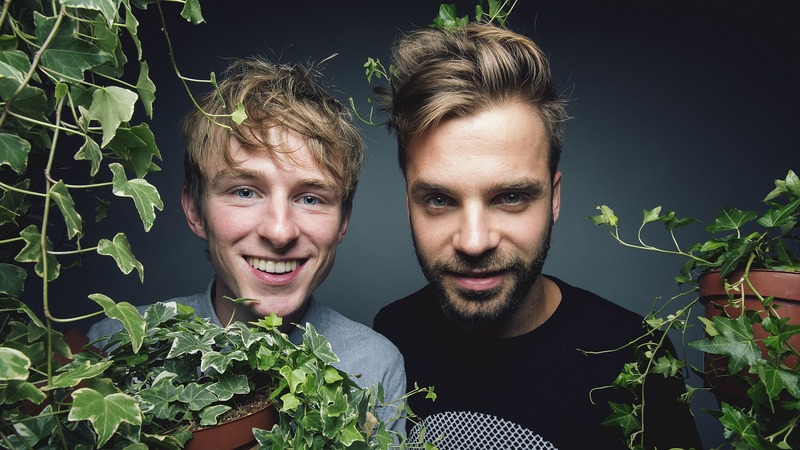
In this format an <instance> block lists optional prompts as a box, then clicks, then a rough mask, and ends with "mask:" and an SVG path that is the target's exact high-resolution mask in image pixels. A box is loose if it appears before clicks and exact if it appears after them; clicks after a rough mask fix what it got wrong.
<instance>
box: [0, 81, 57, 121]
mask: <svg viewBox="0 0 800 450" xmlns="http://www.w3.org/2000/svg"><path fill="white" fill-rule="evenodd" d="M17 88H19V83H18V82H17V81H15V80H12V79H9V78H0V97H2V98H3V99H8V98H9V97H11V96H12V95H14V92H16V90H17ZM6 107H7V108H8V109H9V110H10V111H12V112H14V113H17V114H20V115H23V116H26V117H29V118H31V119H38V120H43V121H44V120H47V115H48V114H49V113H50V111H51V110H52V108H51V107H50V105H49V104H48V102H47V95H46V94H45V93H44V91H43V90H42V89H40V88H38V87H31V86H25V87H24V88H23V89H22V91H21V92H19V94H17V97H16V98H15V99H14V102H13V103H11V104H10V105H9V104H6Z"/></svg>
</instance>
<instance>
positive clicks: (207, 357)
mask: <svg viewBox="0 0 800 450" xmlns="http://www.w3.org/2000/svg"><path fill="white" fill-rule="evenodd" d="M245 360H247V355H245V354H244V352H243V351H241V350H235V351H233V352H230V353H220V352H216V351H211V352H206V353H203V357H202V358H201V359H200V371H201V372H205V371H206V370H208V368H209V367H213V368H214V370H216V371H217V372H219V373H225V371H226V370H227V369H228V365H230V363H231V362H233V361H245Z"/></svg>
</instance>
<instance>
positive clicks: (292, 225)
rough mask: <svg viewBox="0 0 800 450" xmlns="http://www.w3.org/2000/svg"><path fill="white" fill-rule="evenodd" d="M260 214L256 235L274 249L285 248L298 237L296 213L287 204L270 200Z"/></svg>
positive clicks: (298, 229)
mask: <svg viewBox="0 0 800 450" xmlns="http://www.w3.org/2000/svg"><path fill="white" fill-rule="evenodd" d="M262 214H263V215H262V217H260V218H259V225H258V234H259V236H261V237H262V238H263V239H266V240H267V241H269V242H270V243H271V244H272V246H274V247H275V248H283V247H286V246H287V245H289V244H290V243H292V242H293V241H294V240H295V239H297V237H298V236H299V235H300V227H299V226H298V224H297V217H296V213H295V211H294V209H293V208H292V205H291V204H290V203H289V202H287V201H280V200H278V199H270V200H269V201H268V202H266V204H265V207H264V211H263V212H262Z"/></svg>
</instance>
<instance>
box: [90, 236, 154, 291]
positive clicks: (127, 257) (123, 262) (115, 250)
mask: <svg viewBox="0 0 800 450" xmlns="http://www.w3.org/2000/svg"><path fill="white" fill-rule="evenodd" d="M97 253H99V254H101V255H104V256H110V257H112V258H114V261H116V262H117V267H119V270H121V271H122V273H124V274H125V275H128V274H129V273H131V271H133V269H136V271H137V272H139V281H141V282H142V283H144V266H143V265H142V263H141V262H139V260H138V259H136V257H135V256H133V252H132V251H131V244H130V243H129V242H128V238H127V237H126V236H125V234H123V233H117V235H116V236H114V240H113V241H109V240H108V239H101V240H100V242H99V243H98V244H97Z"/></svg>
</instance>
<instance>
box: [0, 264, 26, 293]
mask: <svg viewBox="0 0 800 450" xmlns="http://www.w3.org/2000/svg"><path fill="white" fill-rule="evenodd" d="M27 276H28V273H27V272H25V269H23V268H22V267H19V266H15V265H13V264H5V263H0V293H3V294H6V295H8V296H9V297H13V298H20V297H22V292H23V290H24V289H25V278H27Z"/></svg>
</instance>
